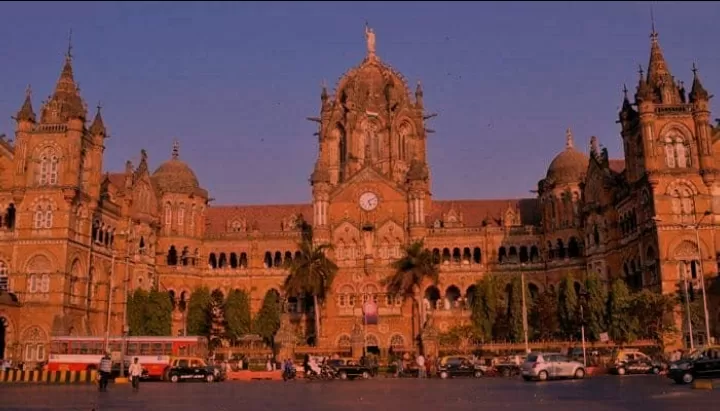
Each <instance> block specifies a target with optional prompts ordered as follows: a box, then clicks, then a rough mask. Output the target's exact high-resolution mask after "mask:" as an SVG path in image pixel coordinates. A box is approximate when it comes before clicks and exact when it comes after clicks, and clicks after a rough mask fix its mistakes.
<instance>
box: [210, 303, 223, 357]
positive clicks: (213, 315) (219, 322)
mask: <svg viewBox="0 0 720 411" xmlns="http://www.w3.org/2000/svg"><path fill="white" fill-rule="evenodd" d="M208 317H209V318H210V343H211V345H212V347H213V348H214V347H218V346H220V341H221V339H222V337H223V336H224V335H225V324H224V323H225V296H224V295H223V293H222V291H220V290H218V289H215V290H213V291H212V293H210V305H209V306H208Z"/></svg>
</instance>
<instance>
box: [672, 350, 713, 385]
mask: <svg viewBox="0 0 720 411" xmlns="http://www.w3.org/2000/svg"><path fill="white" fill-rule="evenodd" d="M667 376H668V378H670V379H672V380H674V381H675V382H676V383H678V384H690V383H692V382H693V381H695V379H696V378H720V347H710V348H705V349H701V350H696V351H694V352H693V353H691V354H690V356H689V357H688V358H685V359H682V360H680V361H676V362H674V363H672V364H671V365H670V370H669V371H668V374H667Z"/></svg>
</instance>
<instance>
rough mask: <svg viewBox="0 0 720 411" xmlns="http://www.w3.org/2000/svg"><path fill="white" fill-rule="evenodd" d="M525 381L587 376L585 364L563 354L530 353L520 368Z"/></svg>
mask: <svg viewBox="0 0 720 411" xmlns="http://www.w3.org/2000/svg"><path fill="white" fill-rule="evenodd" d="M520 372H521V375H522V377H523V379H524V380H525V381H531V380H540V381H547V380H550V379H557V378H575V379H582V378H585V366H583V365H582V363H579V362H577V361H571V360H570V359H569V358H567V357H566V356H564V355H562V354H556V353H530V354H528V356H527V359H526V360H525V362H524V363H523V365H522V367H521V368H520Z"/></svg>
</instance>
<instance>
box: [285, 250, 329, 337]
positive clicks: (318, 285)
mask: <svg viewBox="0 0 720 411" xmlns="http://www.w3.org/2000/svg"><path fill="white" fill-rule="evenodd" d="M298 246H299V247H300V250H299V251H300V254H299V255H298V256H297V257H296V258H294V259H293V260H292V261H289V262H288V264H287V268H288V271H289V274H288V276H287V278H286V279H285V284H283V289H284V290H285V294H286V295H287V296H289V297H300V296H304V295H312V297H313V305H314V307H315V334H316V335H315V341H316V342H317V340H318V339H319V338H320V302H321V301H322V300H323V299H324V298H325V295H326V293H327V290H329V289H330V287H331V286H332V282H333V279H334V278H335V274H337V271H338V267H337V265H335V263H334V262H333V261H332V260H330V259H329V258H327V256H326V255H325V252H326V251H327V250H330V249H332V246H331V245H330V244H320V245H314V244H313V242H312V239H311V238H309V237H308V238H304V239H303V240H302V241H301V242H300V243H299V244H298Z"/></svg>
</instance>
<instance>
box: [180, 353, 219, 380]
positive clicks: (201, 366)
mask: <svg viewBox="0 0 720 411" xmlns="http://www.w3.org/2000/svg"><path fill="white" fill-rule="evenodd" d="M166 373H167V376H168V379H169V380H170V382H180V381H207V382H214V381H222V380H223V379H224V375H223V373H222V370H221V369H220V368H219V367H215V366H212V365H208V364H207V363H206V362H205V361H204V360H203V359H202V358H197V357H176V358H173V359H172V360H171V361H170V367H169V369H168V370H167V371H166Z"/></svg>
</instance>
